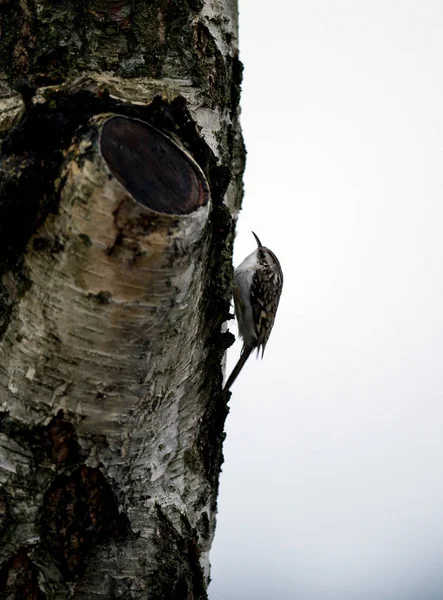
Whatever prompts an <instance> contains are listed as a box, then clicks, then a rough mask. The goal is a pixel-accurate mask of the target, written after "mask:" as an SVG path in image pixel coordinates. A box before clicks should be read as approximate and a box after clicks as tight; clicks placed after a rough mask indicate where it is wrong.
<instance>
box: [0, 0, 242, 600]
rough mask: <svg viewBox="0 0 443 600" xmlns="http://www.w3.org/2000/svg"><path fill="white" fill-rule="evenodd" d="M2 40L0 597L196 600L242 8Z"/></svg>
mask: <svg viewBox="0 0 443 600" xmlns="http://www.w3.org/2000/svg"><path fill="white" fill-rule="evenodd" d="M0 31H1V34H2V35H1V36H0V39H1V41H0V71H2V72H3V73H5V77H4V78H3V79H2V80H1V81H0V136H2V138H3V141H2V154H1V157H0V484H1V487H0V562H1V566H0V596H1V595H3V596H1V597H4V598H8V599H9V598H11V599H14V598H38V599H40V598H48V599H52V598H57V599H61V598H76V599H85V600H86V599H89V598H92V597H93V598H134V599H138V598H140V599H141V598H143V599H147V598H149V599H150V600H151V599H167V598H171V599H176V600H179V599H182V598H183V599H188V600H190V599H204V598H206V597H207V595H206V588H207V584H208V581H209V559H208V555H209V550H210V546H211V542H212V538H213V535H214V528H215V514H216V499H217V491H218V477H219V472H220V466H221V462H222V441H223V426H224V420H225V417H226V414H227V406H226V399H225V398H224V397H223V395H222V393H221V382H222V366H223V357H224V352H225V350H226V348H227V347H228V346H229V345H230V342H231V339H230V334H227V333H225V332H224V330H223V327H222V326H223V323H224V322H225V321H226V320H227V319H228V318H229V301H230V285H231V277H232V269H231V255H232V241H233V217H235V214H236V211H237V210H238V208H239V203H240V199H241V193H242V187H241V176H242V171H243V165H244V149H243V144H242V139H241V132H240V128H239V123H238V112H239V109H238V102H239V86H240V80H241V65H240V63H239V61H238V57H237V47H236V39H237V38H236V35H237V18H236V3H235V2H234V1H229V0H224V1H221V2H220V1H217V2H216V1H215V0H214V1H209V0H208V1H206V2H202V1H199V0H186V1H181V2H178V1H176V0H173V1H170V0H155V1H151V2H138V1H136V2H131V3H125V2H124V1H121V0H119V1H118V2H115V1H114V0H96V1H94V2H90V3H89V4H87V5H85V4H84V3H76V2H72V3H63V4H59V3H53V2H51V1H49V0H44V1H43V0H26V1H23V2H22V1H21V2H19V3H13V2H8V1H6V2H4V3H3V4H2V5H1V6H0ZM17 78H21V79H17ZM24 78H25V79H24Z"/></svg>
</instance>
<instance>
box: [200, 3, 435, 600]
mask: <svg viewBox="0 0 443 600" xmlns="http://www.w3.org/2000/svg"><path fill="white" fill-rule="evenodd" d="M240 47H241V59H242V61H243V62H244V65H245V76H244V86H243V97H242V124H243V130H244V135H245V139H246V144H247V149H248V165H247V171H246V176H245V186H246V195H245V199H244V205H243V206H244V208H243V211H242V213H241V216H240V219H239V223H238V236H237V241H236V250H235V264H238V263H239V262H241V260H242V259H243V258H244V257H245V256H246V254H248V253H249V252H251V251H252V250H253V249H254V247H255V242H254V239H253V237H252V235H251V233H250V230H251V229H253V230H254V231H255V232H256V233H257V234H258V235H259V237H260V238H261V241H262V242H263V243H264V244H265V245H268V246H269V247H270V248H271V249H272V250H273V251H274V252H275V253H276V254H277V256H278V257H279V258H280V261H281V263H282V267H283V270H284V274H285V284H284V289H283V295H282V300H281V305H280V311H279V314H278V316H277V320H276V325H275V328H274V331H273V333H272V335H271V338H270V341H269V344H268V346H267V349H266V353H265V357H264V360H263V361H256V360H255V359H251V360H250V362H249V364H247V365H246V367H245V369H244V371H243V373H242V374H241V375H240V377H239V379H238V380H237V382H236V383H235V384H234V386H233V388H232V392H233V395H232V398H231V403H230V406H231V412H230V415H229V417H228V420H227V424H226V430H227V439H226V442H225V448H224V453H225V463H224V465H223V473H222V476H221V489H220V497H219V514H218V526H217V531H216V537H215V542H214V545H213V550H212V554H211V559H212V560H211V562H212V579H213V581H212V583H211V586H210V588H209V597H210V600H274V599H275V600H289V599H291V600H292V599H293V600H374V599H377V600H441V599H442V598H443V368H442V359H443V277H442V265H443V236H442V231H443V168H442V165H443V2H442V1H441V0H434V1H431V0H421V1H418V0H409V1H408V0H371V1H368V0H348V1H346V0H323V1H321V0H303V1H289V0H287V1H285V0H273V1H272V2H270V1H269V0H266V1H265V0H240ZM239 350H240V346H239V345H238V344H237V345H236V346H235V347H234V348H233V350H232V351H231V352H230V354H229V360H228V371H229V370H230V369H231V368H232V366H233V364H234V362H235V360H236V359H237V356H238V353H239Z"/></svg>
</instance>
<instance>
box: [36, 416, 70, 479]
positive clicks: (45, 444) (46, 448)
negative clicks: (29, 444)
mask: <svg viewBox="0 0 443 600" xmlns="http://www.w3.org/2000/svg"><path fill="white" fill-rule="evenodd" d="M32 441H33V449H34V455H35V456H36V459H37V461H38V462H40V461H39V460H38V458H39V454H40V453H43V454H44V455H45V456H46V457H47V458H48V459H49V460H50V461H51V462H52V463H54V464H55V465H56V466H57V468H60V467H62V466H63V467H67V466H69V465H73V464H75V463H76V462H78V461H79V460H80V446H79V444H78V441H77V434H76V432H75V428H74V425H73V424H72V423H71V422H70V421H67V420H66V419H65V418H64V417H63V411H62V410H61V411H59V413H58V414H57V415H56V416H55V417H54V418H53V419H52V420H51V422H50V423H49V424H48V425H47V426H46V427H38V428H35V429H34V431H33V436H32Z"/></svg>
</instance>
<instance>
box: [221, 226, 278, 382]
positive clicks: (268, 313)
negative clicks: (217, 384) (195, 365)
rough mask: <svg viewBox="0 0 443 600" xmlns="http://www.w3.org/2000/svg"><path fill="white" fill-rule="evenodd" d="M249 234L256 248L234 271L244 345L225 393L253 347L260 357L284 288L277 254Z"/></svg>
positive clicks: (238, 320) (237, 305) (236, 312)
mask: <svg viewBox="0 0 443 600" xmlns="http://www.w3.org/2000/svg"><path fill="white" fill-rule="evenodd" d="M252 234H253V236H254V237H255V240H256V242H257V246H258V247H257V249H256V250H254V252H252V254H250V255H249V256H247V257H246V258H245V260H244V261H243V262H242V263H241V264H240V265H239V266H238V267H237V268H236V269H235V271H234V305H235V316H236V317H237V323H238V330H239V333H240V336H241V337H242V338H243V348H242V351H241V355H240V358H239V360H238V362H237V364H236V365H235V367H234V369H233V371H232V373H231V375H230V376H229V378H228V380H227V382H226V384H225V387H224V390H223V391H225V392H227V391H228V390H229V388H230V387H231V385H232V384H233V383H234V381H235V380H236V378H237V376H238V374H239V373H240V371H241V370H242V368H243V366H244V364H245V362H246V361H247V360H248V358H249V356H250V354H251V352H252V351H253V350H254V348H257V356H258V354H259V351H260V348H261V349H262V358H263V354H264V352H265V347H266V344H267V342H268V339H269V336H270V334H271V330H272V327H273V325H274V320H275V315H276V313H277V308H278V303H279V300H280V295H281V291H282V287H283V272H282V270H281V267H280V263H279V262H278V259H277V257H276V256H275V254H274V253H273V252H271V250H269V248H265V247H264V246H262V244H261V242H260V240H259V239H258V237H257V236H256V235H255V233H254V232H252Z"/></svg>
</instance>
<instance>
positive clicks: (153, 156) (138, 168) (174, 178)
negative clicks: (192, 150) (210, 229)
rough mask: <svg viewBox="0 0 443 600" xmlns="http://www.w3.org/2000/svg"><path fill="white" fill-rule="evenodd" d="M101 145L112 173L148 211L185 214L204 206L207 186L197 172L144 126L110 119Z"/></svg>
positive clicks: (165, 140)
mask: <svg viewBox="0 0 443 600" xmlns="http://www.w3.org/2000/svg"><path fill="white" fill-rule="evenodd" d="M100 146H101V152H102V154H103V157H104V158H105V160H106V162H107V164H108V167H109V169H110V170H111V172H112V174H113V175H114V176H115V177H116V178H117V179H118V181H120V183H121V184H122V185H124V186H125V188H126V189H127V190H128V191H129V192H130V193H131V194H132V196H133V197H134V198H135V199H136V200H137V201H138V202H140V203H141V204H143V205H144V206H146V207H148V208H150V209H151V210H154V211H156V212H158V213H163V214H173V215H186V214H190V213H192V212H193V211H195V210H196V209H198V208H200V207H201V206H204V205H205V204H207V202H208V199H209V191H208V186H207V183H206V180H205V178H204V177H203V175H202V173H201V172H200V170H197V168H196V167H195V166H194V164H193V163H192V162H191V160H190V159H189V157H188V156H187V155H186V154H185V153H184V152H183V151H182V150H181V149H180V148H179V146H177V145H176V144H175V143H174V142H172V141H171V140H170V139H169V138H167V137H166V136H165V135H163V134H162V133H161V132H160V131H157V130H156V129H154V128H153V127H150V126H149V125H147V124H146V123H143V122H141V121H137V120H135V119H127V118H125V117H119V116H118V117H112V118H110V119H109V120H108V121H106V122H105V124H104V125H103V130H102V135H101V142H100Z"/></svg>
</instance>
